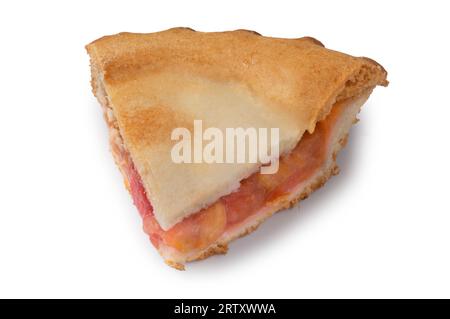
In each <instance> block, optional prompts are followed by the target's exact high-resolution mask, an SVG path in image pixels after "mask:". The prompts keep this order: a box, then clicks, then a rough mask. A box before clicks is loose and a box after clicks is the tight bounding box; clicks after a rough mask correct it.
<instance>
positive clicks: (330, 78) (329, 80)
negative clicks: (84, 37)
mask: <svg viewBox="0 0 450 319" xmlns="http://www.w3.org/2000/svg"><path fill="white" fill-rule="evenodd" d="M87 50H88V52H89V54H90V56H91V65H92V75H93V81H92V82H93V89H94V93H95V94H96V95H97V96H99V95H101V94H99V92H98V88H99V84H98V83H101V86H103V87H104V91H105V92H104V93H105V94H104V97H103V98H105V99H108V100H109V101H110V102H111V103H110V104H111V106H112V108H113V110H114V113H115V115H116V117H117V120H118V125H119V129H120V133H121V135H122V137H123V140H124V142H125V146H126V148H127V149H128V150H129V151H130V154H131V157H132V159H133V162H134V164H135V166H136V168H137V170H138V172H139V174H140V175H141V177H142V180H143V184H144V187H145V189H146V191H147V194H149V196H150V201H151V202H152V204H153V205H154V208H155V216H156V218H157V220H158V222H159V223H160V225H161V226H162V227H163V228H164V229H168V228H170V227H171V226H172V225H173V224H175V223H176V222H178V221H180V220H181V219H182V218H184V217H186V216H188V215H189V214H192V213H195V212H196V211H198V210H199V208H201V207H204V206H207V205H209V204H211V203H212V202H214V201H215V200H217V199H218V198H219V197H221V196H223V195H225V194H227V193H229V192H231V191H233V190H234V189H236V188H237V187H238V186H239V181H240V180H241V179H242V178H244V177H246V176H248V175H249V174H251V173H252V172H254V171H255V168H257V167H256V166H251V165H249V166H248V167H245V168H244V169H243V168H242V167H238V166H236V167H232V168H230V169H229V170H223V171H222V170H221V169H222V168H220V169H219V168H217V167H214V166H212V165H211V164H209V165H208V164H205V165H203V164H202V165H203V166H202V165H198V166H196V167H195V168H193V166H190V167H181V168H180V167H176V166H174V164H173V163H171V162H170V160H168V158H167V157H163V155H161V154H165V155H167V154H168V149H169V147H170V146H171V145H173V142H172V141H170V134H169V133H170V132H171V131H172V129H173V128H175V127H187V128H191V125H192V122H193V120H194V119H203V120H204V121H206V122H208V123H209V124H210V126H215V127H220V126H221V125H222V124H223V123H227V124H230V123H234V122H236V121H237V120H238V117H237V116H236V115H233V114H231V115H230V114H226V115H225V116H223V114H222V113H223V111H224V107H222V108H220V107H217V108H215V107H214V106H212V107H210V108H208V109H201V108H198V107H197V106H194V107H191V108H189V107H186V106H185V105H183V103H181V104H180V103H179V101H178V100H177V99H176V98H172V97H173V96H176V95H177V94H178V91H181V92H182V91H183V90H184V91H186V92H188V93H189V94H187V95H183V96H181V97H180V99H183V98H185V97H186V96H187V97H190V96H192V95H195V94H196V93H197V92H196V91H195V90H197V89H198V90H199V94H202V92H203V91H205V92H210V91H212V92H214V94H213V95H212V96H211V98H212V99H217V100H220V98H223V97H221V96H220V92H222V91H226V92H228V93H229V95H230V96H234V97H235V101H240V100H242V101H245V103H242V104H243V105H246V106H242V109H241V112H242V113H241V114H243V115H244V119H243V120H242V119H240V120H242V121H241V122H236V123H238V124H239V125H231V126H230V127H238V126H242V125H243V126H246V127H280V128H281V129H282V130H285V132H284V133H285V134H284V135H283V132H282V143H283V144H282V145H283V147H281V152H282V153H285V152H288V151H289V150H290V149H292V148H293V147H295V145H296V144H297V142H298V140H299V139H300V138H301V136H302V134H303V132H304V131H305V130H308V131H310V132H313V130H314V127H315V124H316V123H317V122H318V121H319V120H321V119H323V118H325V116H326V115H327V114H328V113H329V111H330V109H331V107H332V105H333V104H334V103H335V102H336V101H338V100H341V99H345V98H348V97H352V96H357V95H358V94H360V92H362V91H364V90H365V89H367V88H369V87H373V86H375V85H386V84H387V81H386V71H385V70H384V69H383V68H382V67H381V66H380V65H379V64H377V63H376V62H374V61H372V60H370V59H367V58H356V57H352V56H349V55H346V54H343V53H339V52H336V51H332V50H329V49H326V48H325V47H323V45H322V44H321V43H320V42H319V41H317V40H315V39H313V38H300V39H280V38H270V37H264V36H261V35H259V34H258V33H256V32H252V31H247V30H236V31H231V32H212V33H204V32H196V31H193V30H191V29H187V28H174V29H170V30H166V31H162V32H157V33H150V34H133V33H120V34H117V35H113V36H107V37H103V38H101V39H98V40H96V41H94V42H92V43H91V44H89V45H88V46H87ZM160 86H161V87H162V88H160ZM202 90H203V91H202ZM99 99H101V98H99ZM177 103H178V104H177ZM219 104H220V103H219ZM236 110H237V111H239V109H236ZM199 116H200V118H199ZM245 116H247V118H245ZM219 119H220V120H223V119H225V122H219V121H218V120H219ZM218 165H220V164H218ZM238 169H239V171H238ZM165 172H169V173H170V172H172V174H166V173H165ZM174 176H176V178H175V177H174ZM198 176H209V178H208V180H207V181H205V180H203V179H199V178H198ZM205 183H209V184H205Z"/></svg>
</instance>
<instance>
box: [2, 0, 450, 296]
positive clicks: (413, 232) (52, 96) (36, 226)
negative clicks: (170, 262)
mask: <svg viewBox="0 0 450 319" xmlns="http://www.w3.org/2000/svg"><path fill="white" fill-rule="evenodd" d="M447 3H448V2H447V1H439V2H438V1H426V2H423V3H419V2H414V1H376V2H363V1H329V2H322V1H308V2H301V1H292V2H289V3H287V2H286V3H282V2H281V1H273V2H262V1H257V2H250V1H235V2H233V1H229V0H227V1H221V2H218V1H205V2H203V3H199V2H193V1H179V2H176V3H175V2H173V1H158V2H157V1H142V2H132V1H123V2H116V1H86V2H83V1H73V2H70V3H69V2H65V1H53V2H50V1H27V2H24V1H14V2H13V1H10V2H5V1H3V2H2V4H1V5H0V35H1V49H0V74H1V76H0V81H1V83H0V88H1V106H0V108H1V109H0V110H1V113H0V116H1V117H0V119H1V123H0V138H1V141H2V150H1V157H0V164H1V165H0V196H1V198H0V297H87V298H89V297H145V298H168V297H172V298H204V297H213V298H214V297H249V298H262V297H266V298H271V297H286V298H294V297H344V298H346V297H387V298H389V297H450V253H449V248H450V247H449V246H450V215H449V214H450V204H449V201H450V192H449V190H450V189H449V181H450V174H449V166H450V152H449V146H450V143H449V138H450V118H449V117H450V105H449V99H448V92H449V90H450V88H449V84H450V80H449V73H450V72H449V71H450V49H449V44H448V43H449V31H448V30H450V23H449V18H448V14H449V11H450V10H449V8H448V7H447V6H446V4H447ZM175 26H189V27H192V28H194V29H197V30H202V31H221V30H232V29H239V28H244V29H251V30H256V31H258V32H260V33H262V34H263V35H270V36H277V37H301V36H313V37H316V38H317V39H319V40H321V41H322V42H323V43H324V44H325V45H326V46H327V47H329V48H332V49H335V50H339V51H343V52H346V53H350V54H352V55H356V56H361V55H364V56H368V57H371V58H373V59H375V60H377V61H378V62H380V63H381V64H382V65H383V66H384V67H385V68H386V69H387V70H388V71H389V80H390V82H391V84H390V86H389V87H388V88H378V89H377V90H376V91H375V92H374V94H373V95H372V97H371V99H370V100H369V102H368V104H367V105H366V106H365V107H364V108H363V111H362V113H361V122H360V123H359V124H358V125H357V126H356V127H354V128H353V129H352V134H351V136H350V141H349V145H348V147H347V148H346V149H345V151H343V153H342V154H341V155H340V157H339V163H340V166H341V174H340V175H339V176H337V177H334V178H333V179H332V180H330V181H329V183H328V184H327V185H326V186H325V187H324V188H322V189H321V190H319V191H317V192H316V193H314V195H312V196H311V198H309V199H308V200H306V201H304V202H302V203H301V204H300V205H299V207H296V208H294V209H291V210H289V211H286V212H284V213H281V214H277V215H276V216H274V217H273V218H271V219H270V220H269V221H268V222H266V223H265V224H264V225H263V226H262V227H260V229H258V230H257V231H256V232H255V233H253V234H252V235H250V236H248V237H246V238H243V239H241V240H238V241H237V242H235V243H233V244H232V245H231V247H230V251H229V253H228V255H226V256H216V257H213V258H210V259H208V260H205V261H202V262H196V263H192V264H189V265H188V267H187V271H185V272H179V271H176V270H174V269H172V268H169V267H167V266H166V265H165V264H164V263H163V262H162V259H161V258H160V257H159V255H158V254H157V252H156V250H155V249H153V247H152V246H151V244H150V242H149V241H148V239H147V237H146V236H145V234H144V233H143V232H142V229H141V228H142V226H141V220H140V218H139V216H138V213H137V210H136V209H135V207H134V206H133V204H132V201H131V198H130V196H129V194H128V192H127V191H126V190H125V188H124V187H123V184H122V179H121V176H120V174H119V171H118V169H117V168H116V167H115V165H114V163H113V160H112V156H111V154H110V153H109V148H108V139H107V130H106V125H105V124H104V123H103V118H102V115H101V112H100V107H99V105H98V103H97V101H96V100H95V99H94V97H93V96H92V93H91V89H90V85H89V79H90V75H89V60H88V56H87V54H86V52H85V49H84V45H85V44H87V43H89V42H90V41H92V40H95V39H96V38H98V37H101V36H103V35H106V34H114V33H117V32H120V31H130V32H154V31H159V30H163V29H167V28H170V27H175Z"/></svg>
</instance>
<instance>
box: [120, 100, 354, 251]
mask: <svg viewBox="0 0 450 319" xmlns="http://www.w3.org/2000/svg"><path fill="white" fill-rule="evenodd" d="M345 104H346V103H343V102H342V103H337V104H336V105H335V106H334V107H333V109H332V112H331V113H330V114H329V116H327V118H326V119H325V120H323V121H321V122H319V123H318V124H317V125H316V129H315V131H314V133H313V134H309V133H307V132H306V133H305V134H304V136H303V137H302V139H301V141H300V142H299V143H298V144H297V146H296V147H295V148H294V149H293V150H292V151H291V153H289V154H288V155H286V156H283V157H282V158H280V163H279V170H278V172H277V173H275V174H271V175H262V174H259V173H255V174H253V175H251V176H250V177H248V178H246V179H245V180H243V181H241V186H240V187H239V189H238V190H237V191H235V192H233V193H231V194H229V195H226V196H224V197H222V198H220V199H219V200H218V201H217V202H216V203H215V204H213V205H211V206H210V207H208V208H205V209H203V210H201V211H199V212H197V213H195V214H193V215H191V216H189V217H187V218H185V219H184V220H183V221H181V222H179V223H178V224H176V225H175V226H173V227H172V228H170V229H169V230H167V231H164V230H163V229H162V228H161V227H160V226H159V224H158V222H157V221H156V218H155V216H154V214H153V209H152V206H151V204H150V202H149V200H148V198H147V195H146V192H145V189H144V186H143V185H142V182H141V178H140V176H139V174H138V172H137V171H136V169H135V167H134V165H133V162H132V160H131V158H130V156H129V154H128V153H127V152H126V151H125V150H122V151H121V152H120V153H121V157H122V159H124V165H122V166H123V168H122V169H123V170H124V171H125V173H126V176H127V177H128V181H127V182H128V186H129V190H130V192H131V195H132V197H133V201H134V204H135V205H136V206H137V208H138V210H139V212H140V215H141V217H142V218H143V220H144V231H145V232H146V233H147V234H148V235H149V237H150V240H151V242H152V243H153V245H154V246H155V247H156V248H159V246H160V245H161V244H164V245H166V246H169V247H172V248H174V249H176V250H177V251H179V252H181V253H188V252H190V251H193V250H201V249H205V248H206V247H208V246H210V245H211V244H213V243H214V242H215V241H216V240H217V239H218V238H220V237H221V236H222V235H223V234H224V233H225V232H226V231H227V230H229V229H231V228H232V227H236V226H239V224H241V223H243V222H244V221H245V220H246V219H247V218H249V217H250V216H252V215H254V214H256V213H257V212H258V211H260V210H261V208H263V207H265V206H268V205H270V203H271V202H273V201H277V200H279V199H282V198H283V197H285V196H288V195H289V194H290V192H291V191H292V190H293V189H294V188H295V187H296V186H297V185H299V184H301V183H302V182H304V181H306V180H308V179H309V178H310V177H312V176H313V175H314V174H315V173H316V172H317V171H318V170H319V169H320V168H321V167H322V165H324V163H325V161H326V159H327V146H328V145H329V138H330V136H331V132H332V128H333V126H334V124H335V123H336V122H337V120H338V119H339V115H340V114H341V113H342V109H343V108H344V106H343V105H345Z"/></svg>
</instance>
